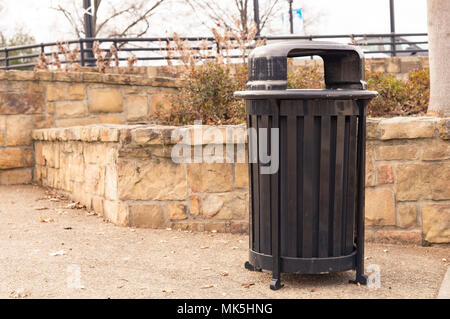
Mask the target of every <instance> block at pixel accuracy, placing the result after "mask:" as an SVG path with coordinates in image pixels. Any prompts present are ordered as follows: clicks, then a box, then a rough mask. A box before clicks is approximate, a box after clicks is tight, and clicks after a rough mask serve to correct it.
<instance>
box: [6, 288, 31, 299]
mask: <svg viewBox="0 0 450 319" xmlns="http://www.w3.org/2000/svg"><path fill="white" fill-rule="evenodd" d="M9 295H10V296H11V298H26V297H29V296H31V291H29V290H28V289H23V288H20V289H17V290H13V291H11V293H10V294H9Z"/></svg>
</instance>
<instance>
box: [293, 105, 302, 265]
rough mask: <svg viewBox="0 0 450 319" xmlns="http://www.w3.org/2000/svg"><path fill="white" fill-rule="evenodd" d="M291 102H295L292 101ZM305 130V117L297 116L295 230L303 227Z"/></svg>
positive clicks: (298, 254)
mask: <svg viewBox="0 0 450 319" xmlns="http://www.w3.org/2000/svg"><path fill="white" fill-rule="evenodd" d="M292 103H297V104H298V102H294V101H292ZM302 104H303V103H302ZM304 132H305V118H304V117H303V116H297V134H296V136H297V212H296V214H297V231H301V230H302V229H303V214H302V212H303V202H304V200H303V188H304V185H303V149H304V145H303V144H304V143H303V135H304ZM297 241H298V242H299V243H298V244H297V257H301V256H302V255H303V245H302V236H301V234H298V233H297Z"/></svg>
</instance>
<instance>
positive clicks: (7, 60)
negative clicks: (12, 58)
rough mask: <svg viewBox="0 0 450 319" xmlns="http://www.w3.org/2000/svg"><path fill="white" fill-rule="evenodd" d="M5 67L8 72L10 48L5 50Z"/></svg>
mask: <svg viewBox="0 0 450 319" xmlns="http://www.w3.org/2000/svg"><path fill="white" fill-rule="evenodd" d="M5 67H6V70H9V51H8V48H5Z"/></svg>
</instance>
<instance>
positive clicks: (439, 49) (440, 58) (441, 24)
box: [427, 0, 450, 116]
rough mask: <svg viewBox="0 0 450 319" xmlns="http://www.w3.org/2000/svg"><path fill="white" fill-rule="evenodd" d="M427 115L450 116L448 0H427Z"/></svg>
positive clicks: (449, 19)
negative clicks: (428, 69)
mask: <svg viewBox="0 0 450 319" xmlns="http://www.w3.org/2000/svg"><path fill="white" fill-rule="evenodd" d="M427 7H428V8H427V11H428V39H429V50H430V53H429V58H430V77H431V79H430V80H431V92H430V105H429V107H428V114H429V115H437V116H450V1H449V0H428V2H427Z"/></svg>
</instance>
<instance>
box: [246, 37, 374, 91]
mask: <svg viewBox="0 0 450 319" xmlns="http://www.w3.org/2000/svg"><path fill="white" fill-rule="evenodd" d="M313 55H317V56H320V57H321V58H322V60H323V64H324V78H325V85H326V88H327V89H343V90H365V89H366V87H367V85H366V83H365V81H364V56H363V54H362V52H361V50H360V49H358V48H357V47H355V46H351V45H346V44H341V43H334V42H324V41H288V42H280V43H275V44H269V45H265V46H261V47H257V48H255V49H254V50H253V51H252V52H251V53H250V54H249V57H248V74H249V77H248V82H247V89H248V90H257V91H259V90H286V88H287V59H288V58H293V57H302V56H313Z"/></svg>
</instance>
